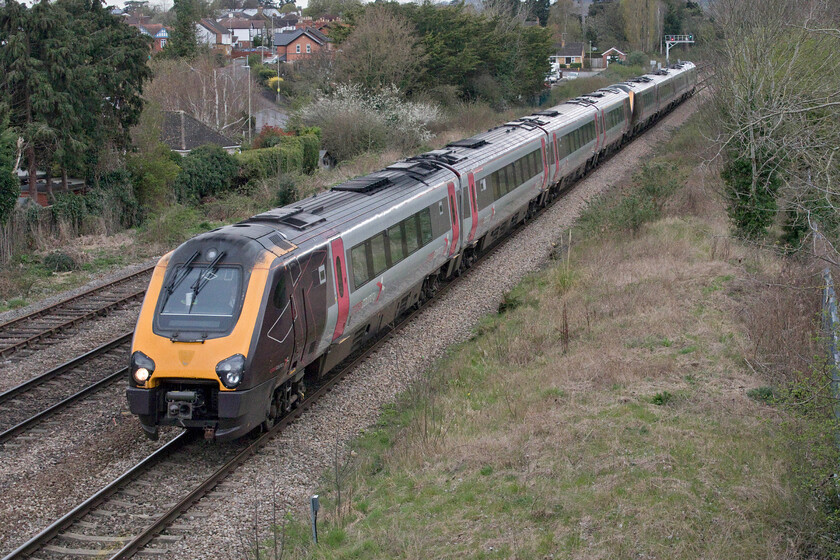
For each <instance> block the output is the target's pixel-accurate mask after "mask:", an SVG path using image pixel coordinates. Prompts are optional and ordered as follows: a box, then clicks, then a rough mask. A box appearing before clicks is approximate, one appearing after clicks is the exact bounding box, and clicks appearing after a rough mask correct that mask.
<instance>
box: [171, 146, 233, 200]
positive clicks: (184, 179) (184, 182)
mask: <svg viewBox="0 0 840 560" xmlns="http://www.w3.org/2000/svg"><path fill="white" fill-rule="evenodd" d="M236 173H237V165H236V159H235V158H234V157H233V156H231V155H230V154H228V153H227V152H226V151H224V150H223V149H222V148H220V147H219V146H214V145H209V144H208V145H207V146H201V147H199V148H196V149H195V150H193V151H192V152H190V154H189V155H188V156H187V157H185V158H184V163H183V165H182V166H181V172H180V173H179V174H178V177H177V179H175V192H176V194H177V196H178V200H179V202H188V203H195V202H197V201H198V200H199V199H201V198H203V197H205V196H211V195H216V194H220V193H222V192H225V191H227V190H228V189H230V187H231V184H232V182H233V179H234V177H236Z"/></svg>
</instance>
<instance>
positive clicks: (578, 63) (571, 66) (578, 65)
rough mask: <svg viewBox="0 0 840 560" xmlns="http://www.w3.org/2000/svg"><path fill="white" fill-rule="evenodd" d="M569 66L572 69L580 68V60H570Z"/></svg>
mask: <svg viewBox="0 0 840 560" xmlns="http://www.w3.org/2000/svg"><path fill="white" fill-rule="evenodd" d="M569 68H571V69H572V70H577V69H580V68H581V63H580V62H572V63H571V64H569Z"/></svg>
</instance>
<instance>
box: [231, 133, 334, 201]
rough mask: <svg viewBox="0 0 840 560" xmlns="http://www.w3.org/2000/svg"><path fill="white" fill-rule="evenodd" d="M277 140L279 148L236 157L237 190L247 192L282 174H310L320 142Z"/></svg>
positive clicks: (313, 138) (310, 138)
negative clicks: (306, 172)
mask: <svg viewBox="0 0 840 560" xmlns="http://www.w3.org/2000/svg"><path fill="white" fill-rule="evenodd" d="M279 140H280V142H279V144H277V145H275V146H274V147H271V148H262V149H257V150H247V151H244V152H241V153H239V154H237V156H236V160H237V162H238V163H239V177H238V179H237V184H238V185H239V188H240V189H242V190H244V191H245V192H249V191H250V190H252V189H254V188H256V186H257V185H258V183H259V182H260V181H263V180H265V179H269V178H272V177H277V176H279V175H280V174H282V173H295V172H304V171H311V170H313V169H315V168H316V167H318V152H319V150H320V142H319V141H318V137H317V136H316V135H315V134H304V135H303V136H282V137H280V139H279Z"/></svg>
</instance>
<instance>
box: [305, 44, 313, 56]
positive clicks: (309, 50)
mask: <svg viewBox="0 0 840 560" xmlns="http://www.w3.org/2000/svg"><path fill="white" fill-rule="evenodd" d="M311 52H312V45H310V44H309V43H306V54H309V53H311Z"/></svg>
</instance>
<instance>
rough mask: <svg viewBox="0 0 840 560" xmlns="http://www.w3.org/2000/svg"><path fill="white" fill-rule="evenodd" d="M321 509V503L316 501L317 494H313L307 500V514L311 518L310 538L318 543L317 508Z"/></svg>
mask: <svg viewBox="0 0 840 560" xmlns="http://www.w3.org/2000/svg"><path fill="white" fill-rule="evenodd" d="M319 509H321V504H320V503H319V502H318V494H315V495H314V496H312V498H310V500H309V516H310V518H311V519H312V540H313V541H314V542H315V544H318V510H319Z"/></svg>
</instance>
